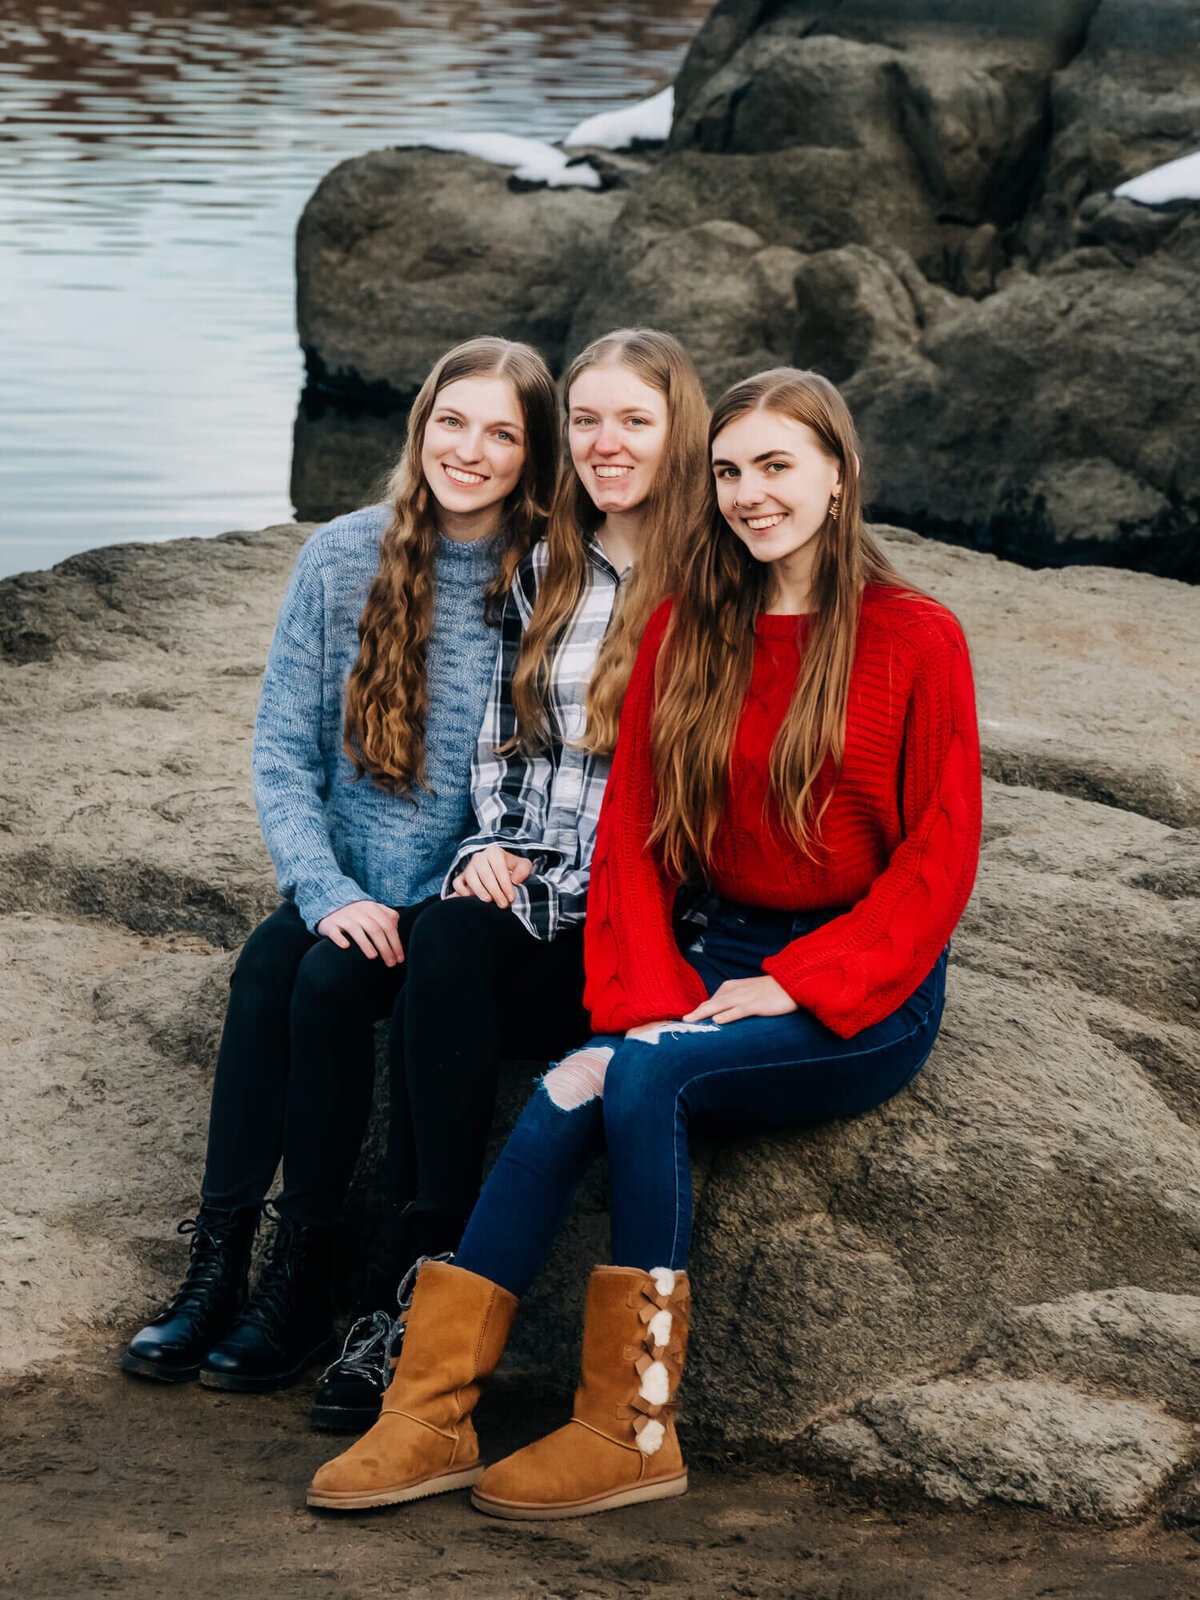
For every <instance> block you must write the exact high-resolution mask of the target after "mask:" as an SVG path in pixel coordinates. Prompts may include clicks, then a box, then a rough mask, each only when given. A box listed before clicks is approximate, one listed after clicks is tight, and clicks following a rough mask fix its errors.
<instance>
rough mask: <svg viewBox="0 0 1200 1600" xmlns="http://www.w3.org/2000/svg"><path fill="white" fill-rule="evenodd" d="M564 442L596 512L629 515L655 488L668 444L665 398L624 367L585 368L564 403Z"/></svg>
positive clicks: (606, 514)
mask: <svg viewBox="0 0 1200 1600" xmlns="http://www.w3.org/2000/svg"><path fill="white" fill-rule="evenodd" d="M567 401H568V414H567V442H568V444H569V446H570V450H571V460H572V462H573V463H574V465H575V471H576V472H577V473H578V474H579V479H580V482H581V483H582V484H583V486H584V488H585V489H586V490H587V492H588V494H589V495H590V496H591V499H592V501H593V503H594V504H595V507H596V510H597V511H599V512H601V513H602V514H603V515H605V516H608V515H611V514H614V513H619V512H623V511H634V510H636V509H637V508H638V507H639V506H640V505H642V504H643V503H644V501H645V500H646V497H647V496H648V495H649V493H650V490H651V489H652V488H653V486H654V479H655V475H656V473H657V472H658V466H659V462H660V461H661V460H662V455H663V450H664V448H665V446H666V442H667V422H668V418H667V397H666V395H664V394H662V393H661V392H660V391H659V390H658V389H654V388H652V387H651V386H650V385H649V384H648V383H645V382H644V381H643V380H642V379H641V378H639V377H638V376H637V374H636V373H634V372H631V371H630V370H629V368H628V367H623V366H619V365H608V366H596V367H588V368H586V369H585V370H584V371H583V372H581V373H580V374H579V376H578V377H577V378H576V379H575V382H574V383H573V384H572V385H571V392H570V394H569V395H568V397H567Z"/></svg>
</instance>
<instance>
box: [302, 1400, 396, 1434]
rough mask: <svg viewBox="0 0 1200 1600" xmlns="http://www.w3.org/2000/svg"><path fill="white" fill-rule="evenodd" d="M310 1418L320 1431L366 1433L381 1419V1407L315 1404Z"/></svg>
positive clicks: (312, 1424)
mask: <svg viewBox="0 0 1200 1600" xmlns="http://www.w3.org/2000/svg"><path fill="white" fill-rule="evenodd" d="M308 1420H309V1424H310V1425H311V1426H312V1427H313V1428H315V1429H317V1431H318V1432H320V1433H366V1431H367V1429H368V1428H370V1427H372V1426H373V1425H374V1424H375V1423H376V1422H378V1421H379V1407H378V1406H375V1407H373V1408H371V1409H365V1408H363V1407H362V1406H359V1407H357V1408H355V1407H354V1406H314V1407H313V1408H312V1411H311V1413H310V1414H309V1418H308Z"/></svg>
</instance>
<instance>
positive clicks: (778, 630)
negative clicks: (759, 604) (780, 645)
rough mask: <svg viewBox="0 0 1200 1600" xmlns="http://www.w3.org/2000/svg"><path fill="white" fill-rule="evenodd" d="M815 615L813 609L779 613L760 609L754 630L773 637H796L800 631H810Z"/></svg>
mask: <svg viewBox="0 0 1200 1600" xmlns="http://www.w3.org/2000/svg"><path fill="white" fill-rule="evenodd" d="M815 615H816V613H815V612H813V611H789V612H786V613H783V614H779V615H776V614H768V613H767V612H766V611H760V612H759V613H758V616H757V617H755V619H754V631H755V632H756V633H760V634H766V635H767V637H768V638H771V639H794V638H796V636H797V633H798V632H799V633H807V632H808V630H809V629H810V628H811V627H812V620H813V617H814V616H815Z"/></svg>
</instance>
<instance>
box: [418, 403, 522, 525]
mask: <svg viewBox="0 0 1200 1600" xmlns="http://www.w3.org/2000/svg"><path fill="white" fill-rule="evenodd" d="M524 465H525V423H524V418H523V417H522V415H521V406H520V403H519V402H518V400H517V395H516V391H515V390H514V388H513V386H512V384H511V383H510V382H509V381H508V379H507V378H500V377H495V376H490V377H477V378H458V379H456V380H455V381H454V382H453V383H448V384H446V386H445V388H443V389H440V390H439V391H438V393H437V397H436V399H435V400H434V405H433V410H432V411H431V412H430V415H429V421H428V423H427V424H426V426H425V437H424V439H423V440H422V443H421V471H422V472H423V473H424V475H425V481H426V483H427V484H428V485H429V488H430V490H431V491H432V494H433V497H434V499H435V500H436V501H437V503H438V506H439V507H440V508H441V512H442V515H441V516H440V517H439V519H438V525H439V527H440V528H441V530H442V532H443V533H445V534H447V535H448V536H449V537H450V538H459V539H464V538H481V537H483V536H484V535H485V534H486V533H489V532H492V531H493V530H494V529H495V528H496V527H498V526H499V524H500V517H501V514H502V510H503V506H504V502H505V500H506V499H507V498H508V496H509V495H510V494H511V493H512V492H513V490H514V489H515V488H516V487H517V484H518V483H519V482H520V479H521V471H522V469H523V467H524Z"/></svg>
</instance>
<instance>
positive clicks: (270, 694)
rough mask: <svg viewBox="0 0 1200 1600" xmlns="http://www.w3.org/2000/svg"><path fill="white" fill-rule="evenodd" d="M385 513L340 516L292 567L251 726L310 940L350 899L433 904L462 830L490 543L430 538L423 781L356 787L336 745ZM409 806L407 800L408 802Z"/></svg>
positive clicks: (479, 713)
mask: <svg viewBox="0 0 1200 1600" xmlns="http://www.w3.org/2000/svg"><path fill="white" fill-rule="evenodd" d="M389 520H390V509H389V508H388V507H387V506H373V507H371V508H370V509H368V510H366V511H354V512H351V513H350V515H349V516H345V517H338V518H337V520H336V521H334V522H330V523H327V524H326V526H324V527H322V528H318V529H317V531H316V532H315V533H314V534H313V535H312V537H311V538H310V539H309V540H308V542H307V543H306V544H305V546H304V548H303V549H302V550H301V552H300V555H299V558H298V559H297V562H296V566H295V570H294V571H293V573H292V577H291V582H290V583H289V584H288V588H287V593H286V595H285V596H284V600H283V609H282V610H281V611H280V613H279V625H278V627H277V628H276V630H275V639H274V643H273V644H272V645H271V653H270V656H269V657H268V659H267V671H266V676H265V678H264V679H263V686H262V695H261V698H260V699H259V703H258V720H257V722H256V723H255V728H254V803H255V805H256V806H257V807H258V817H259V821H260V823H261V824H262V831H263V837H264V838H265V839H266V841H267V849H268V850H269V851H270V852H271V859H272V860H273V861H274V863H275V870H276V872H277V873H278V876H279V891H280V893H281V894H282V895H283V896H284V898H285V899H287V900H293V901H295V904H296V908H297V910H298V911H299V912H300V915H301V916H302V917H303V918H304V921H305V922H306V923H307V925H308V927H309V928H310V929H312V930H313V931H314V932H315V931H316V926H317V923H318V922H320V920H321V918H322V917H325V916H328V914H329V913H330V912H331V911H336V910H338V909H339V908H340V907H341V906H344V905H348V904H349V903H350V901H352V900H377V901H380V902H381V903H383V904H384V905H390V906H400V905H412V904H414V903H415V902H416V901H418V900H423V899H424V898H425V897H426V896H428V895H435V894H437V893H438V891H439V890H440V888H441V884H442V879H443V877H444V876H445V873H446V871H447V870H448V868H449V866H450V863H451V861H452V860H453V858H454V851H455V846H456V845H457V844H458V841H459V840H460V839H461V838H462V836H463V834H465V833H466V832H467V829H468V828H469V826H470V824H471V793H470V779H471V757H472V756H473V755H474V753H475V742H476V739H477V738H478V735H479V727H480V724H481V722H482V721H483V713H484V708H485V705H486V703H487V695H488V688H489V685H490V684H491V680H492V670H493V667H494V665H495V660H496V651H497V647H498V637H499V636H498V632H497V630H496V629H495V628H489V627H488V626H487V624H486V623H485V622H484V620H483V606H484V591H485V589H486V588H487V585H488V584H489V583H490V582H491V580H492V578H493V577H494V575H495V571H496V563H497V559H498V556H499V539H498V537H497V536H493V537H491V538H488V539H480V540H477V541H475V542H474V543H470V544H456V543H454V541H453V540H450V539H445V538H442V539H439V541H438V553H437V582H436V588H435V603H434V621H433V633H432V635H431V637H430V640H429V647H428V655H427V669H428V679H429V715H428V718H427V721H426V727H425V774H426V778H427V780H428V782H429V783H430V784H431V786H432V787H433V789H434V791H435V793H433V794H429V793H426V792H425V791H424V790H421V789H417V790H415V791H414V799H413V800H409V799H404V798H401V797H399V796H397V795H393V794H389V793H387V792H386V791H385V790H382V789H378V788H376V786H375V784H374V783H372V781H371V778H370V776H367V777H364V778H362V779H360V780H358V781H357V782H355V781H354V768H353V767H352V766H351V765H350V762H349V760H348V759H347V757H346V755H345V752H344V750H343V748H342V732H343V722H344V717H345V698H346V683H347V680H348V679H349V676H350V671H351V668H352V667H353V666H354V663H355V661H356V660H357V658H358V622H359V618H360V616H361V615H362V610H363V607H364V605H365V604H366V602H367V596H368V594H369V593H370V589H371V583H372V581H373V580H374V577H375V573H376V571H377V569H378V567H379V541H380V539H381V537H382V535H383V531H384V529H385V528H386V527H387V525H388V522H389ZM414 802H415V803H414Z"/></svg>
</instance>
